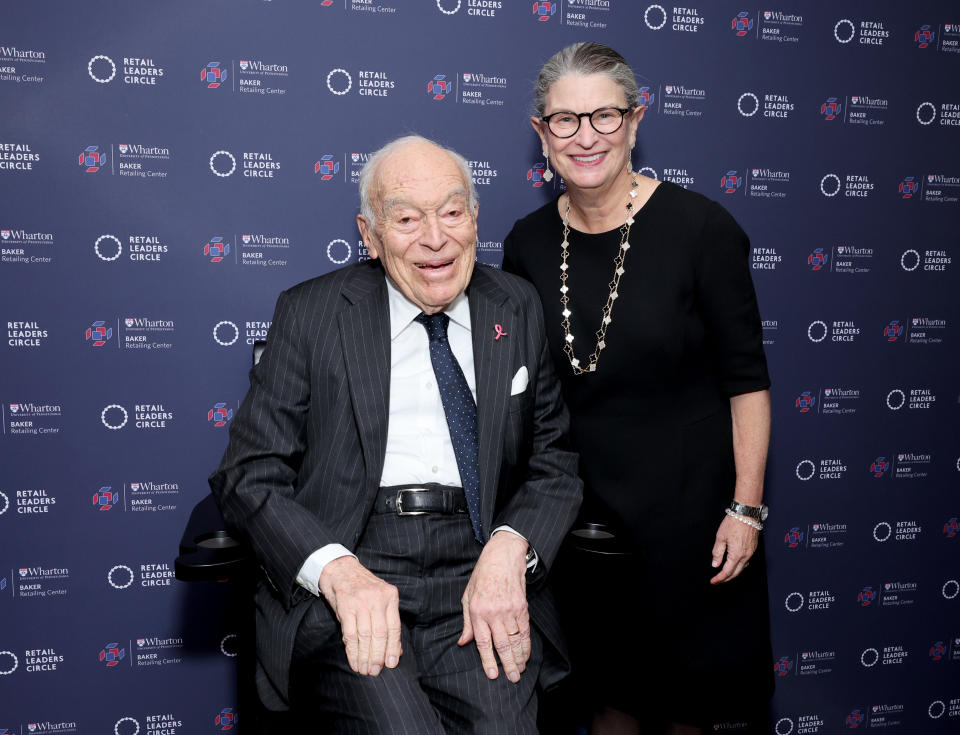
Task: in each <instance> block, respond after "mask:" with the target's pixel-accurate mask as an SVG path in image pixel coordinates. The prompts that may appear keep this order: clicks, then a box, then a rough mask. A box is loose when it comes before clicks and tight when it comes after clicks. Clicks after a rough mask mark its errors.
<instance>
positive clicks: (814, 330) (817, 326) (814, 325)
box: [807, 319, 827, 342]
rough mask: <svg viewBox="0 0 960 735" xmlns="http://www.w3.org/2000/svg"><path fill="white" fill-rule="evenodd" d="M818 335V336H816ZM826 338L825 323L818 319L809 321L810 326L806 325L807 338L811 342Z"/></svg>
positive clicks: (821, 340)
mask: <svg viewBox="0 0 960 735" xmlns="http://www.w3.org/2000/svg"><path fill="white" fill-rule="evenodd" d="M816 335H819V336H816ZM826 338H827V323H826V322H822V321H820V320H819V319H817V320H816V321H813V322H810V326H809V327H807V339H809V340H810V341H811V342H823V340H825V339H826Z"/></svg>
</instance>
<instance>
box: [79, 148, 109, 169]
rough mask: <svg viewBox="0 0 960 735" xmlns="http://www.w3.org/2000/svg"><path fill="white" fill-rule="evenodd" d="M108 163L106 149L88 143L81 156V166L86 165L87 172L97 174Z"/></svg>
mask: <svg viewBox="0 0 960 735" xmlns="http://www.w3.org/2000/svg"><path fill="white" fill-rule="evenodd" d="M106 163H107V153H106V151H101V150H100V146H98V145H88V146H87V147H86V148H84V149H83V153H81V154H80V156H79V164H80V166H83V167H86V171H85V173H88V174H95V173H97V171H99V170H100V169H101V168H103V167H104V166H105V165H106Z"/></svg>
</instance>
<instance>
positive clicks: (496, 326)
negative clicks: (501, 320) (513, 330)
mask: <svg viewBox="0 0 960 735" xmlns="http://www.w3.org/2000/svg"><path fill="white" fill-rule="evenodd" d="M493 329H494V331H495V332H496V336H494V340H496V341H498V342H499V341H500V338H501V337H506V336H507V333H506V332H504V331H503V327H502V326H500V325H499V324H494V325H493Z"/></svg>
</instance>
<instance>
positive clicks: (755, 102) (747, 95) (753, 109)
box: [737, 92, 760, 117]
mask: <svg viewBox="0 0 960 735" xmlns="http://www.w3.org/2000/svg"><path fill="white" fill-rule="evenodd" d="M744 100H748V101H750V102H752V104H751V105H750V106H748V107H747V108H744V104H743V102H744ZM759 109H760V98H759V97H757V95H755V94H754V93H753V92H744V93H743V94H741V95H740V97H739V98H738V99H737V112H739V113H740V114H741V115H743V116H744V117H753V116H754V115H756V114H757V110H759Z"/></svg>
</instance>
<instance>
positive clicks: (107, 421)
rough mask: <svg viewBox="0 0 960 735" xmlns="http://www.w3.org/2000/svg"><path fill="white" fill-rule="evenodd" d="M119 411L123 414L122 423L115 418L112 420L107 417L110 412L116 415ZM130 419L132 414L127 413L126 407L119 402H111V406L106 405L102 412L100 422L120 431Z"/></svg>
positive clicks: (112, 429)
mask: <svg viewBox="0 0 960 735" xmlns="http://www.w3.org/2000/svg"><path fill="white" fill-rule="evenodd" d="M117 411H119V412H120V413H121V414H122V416H123V420H122V421H120V423H117V422H116V420H115V419H114V420H113V421H111V420H110V419H109V418H108V417H107V414H108V413H109V414H113V415H115V414H116V412H117ZM129 419H130V414H128V413H127V409H125V408H124V407H123V406H121V405H120V404H119V403H111V404H110V405H109V406H107V407H105V408H104V409H103V410H102V411H101V412H100V422H101V423H102V424H103V425H104V426H106V427H107V428H108V429H110V430H111V431H119V430H120V429H122V428H123V427H124V426H126V425H127V421H128V420H129Z"/></svg>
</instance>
